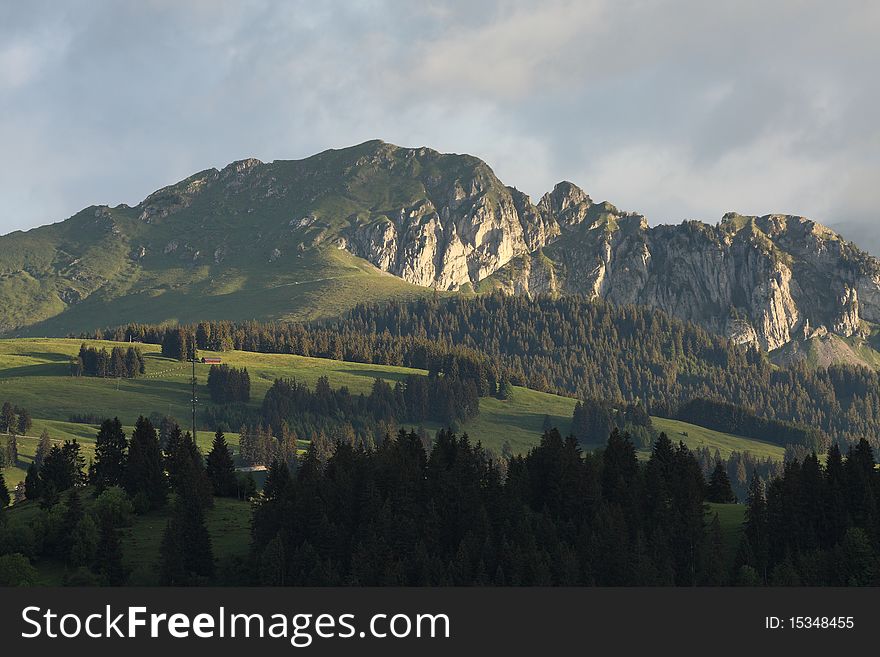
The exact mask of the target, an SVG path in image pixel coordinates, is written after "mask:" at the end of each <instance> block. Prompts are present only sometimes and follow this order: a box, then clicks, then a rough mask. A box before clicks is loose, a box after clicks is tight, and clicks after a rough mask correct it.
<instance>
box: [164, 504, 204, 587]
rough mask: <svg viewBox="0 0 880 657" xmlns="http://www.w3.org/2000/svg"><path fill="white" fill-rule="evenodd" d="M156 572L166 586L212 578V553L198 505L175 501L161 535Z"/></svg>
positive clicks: (202, 514) (190, 583)
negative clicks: (158, 572)
mask: <svg viewBox="0 0 880 657" xmlns="http://www.w3.org/2000/svg"><path fill="white" fill-rule="evenodd" d="M159 570H160V577H161V580H162V583H163V584H165V585H168V586H187V585H193V584H200V583H204V582H205V581H207V580H210V578H211V577H213V575H214V551H213V548H212V545H211V536H210V535H209V534H208V529H207V527H205V517H204V513H203V511H202V507H201V505H199V504H187V503H186V501H184V500H182V499H180V498H178V500H177V502H176V503H175V505H174V515H173V516H172V517H171V519H170V520H169V521H168V524H167V525H166V527H165V532H164V534H163V535H162V544H161V546H160V550H159Z"/></svg>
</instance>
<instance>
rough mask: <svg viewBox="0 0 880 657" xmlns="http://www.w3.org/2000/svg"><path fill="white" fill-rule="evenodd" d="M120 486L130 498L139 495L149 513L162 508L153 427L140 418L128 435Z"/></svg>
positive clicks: (164, 489) (163, 491)
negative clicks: (143, 498)
mask: <svg viewBox="0 0 880 657" xmlns="http://www.w3.org/2000/svg"><path fill="white" fill-rule="evenodd" d="M123 486H124V488H125V491H126V492H127V493H128V494H129V496H131V497H132V498H134V497H136V496H137V495H139V494H140V495H143V496H144V497H145V498H146V499H147V500H148V501H149V506H150V508H152V509H158V508H161V507H163V506H164V505H165V503H166V501H167V498H168V484H167V482H166V479H165V472H164V470H163V468H162V453H161V451H160V450H159V439H158V438H157V436H156V430H155V429H154V428H153V425H152V424H151V423H150V421H149V420H148V419H146V418H145V417H143V416H141V417H139V418H138V420H137V422H136V423H135V427H134V431H133V432H132V434H131V445H130V446H129V450H128V462H127V464H126V468H125V476H124V478H123Z"/></svg>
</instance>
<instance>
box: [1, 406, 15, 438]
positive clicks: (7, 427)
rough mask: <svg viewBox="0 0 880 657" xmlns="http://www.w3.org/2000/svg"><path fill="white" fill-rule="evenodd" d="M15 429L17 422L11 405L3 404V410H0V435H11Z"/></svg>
mask: <svg viewBox="0 0 880 657" xmlns="http://www.w3.org/2000/svg"><path fill="white" fill-rule="evenodd" d="M17 428H18V420H17V418H16V417H15V410H14V409H13V407H12V404H10V403H9V402H8V401H7V402H3V408H2V409H0V433H13V432H14V431H15V430H16V429H17Z"/></svg>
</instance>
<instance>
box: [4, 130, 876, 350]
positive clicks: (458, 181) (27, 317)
mask: <svg viewBox="0 0 880 657" xmlns="http://www.w3.org/2000/svg"><path fill="white" fill-rule="evenodd" d="M368 263H369V264H368ZM388 274H390V275H391V276H388ZM474 289H478V290H486V289H502V290H504V291H506V292H509V293H513V294H525V295H535V294H583V295H586V296H588V297H602V298H605V299H608V300H609V301H611V302H613V303H617V304H622V305H625V304H639V305H646V306H649V307H655V308H659V309H662V310H665V311H667V312H670V313H671V314H674V315H676V316H679V317H682V318H684V319H688V320H691V321H694V322H696V323H698V324H701V325H703V326H705V327H706V328H708V329H710V330H712V331H714V332H716V333H720V334H722V335H726V336H727V337H730V338H732V339H734V340H735V341H737V342H741V343H748V344H754V345H756V346H760V347H762V348H764V349H767V350H771V351H772V350H777V349H780V348H781V347H783V346H785V345H788V344H790V343H792V342H793V341H803V340H811V339H816V338H820V337H822V336H824V335H827V334H833V335H837V336H840V337H842V338H854V339H861V340H865V339H868V338H869V337H870V336H871V334H872V332H873V324H875V323H880V261H878V260H876V259H875V258H873V257H871V256H869V255H867V254H866V253H864V252H862V251H860V250H859V249H858V248H857V247H855V246H854V245H852V244H851V243H848V242H846V241H845V240H843V238H841V237H840V236H839V235H838V234H837V233H835V232H834V231H832V230H831V229H829V228H826V227H824V226H822V225H821V224H818V223H816V222H814V221H812V220H809V219H806V218H804V217H798V216H793V215H780V214H769V215H763V216H744V215H739V214H736V213H727V214H725V215H724V217H723V218H722V219H721V221H720V222H719V223H718V224H716V225H714V226H713V225H711V224H707V223H703V222H694V221H685V222H682V223H681V224H676V225H658V226H653V227H652V226H649V225H648V222H647V220H646V219H645V217H644V216H643V215H641V214H639V213H635V212H623V211H620V210H618V209H617V208H616V207H615V206H614V205H613V204H611V203H610V202H608V201H603V202H594V201H593V200H592V198H591V197H590V196H589V195H588V194H587V193H586V192H585V191H584V190H582V189H581V188H580V187H578V186H577V185H575V184H574V183H571V182H568V181H562V182H560V183H558V184H557V185H555V186H554V189H553V190H552V191H550V192H547V193H546V194H544V195H543V196H542V197H541V198H540V199H539V200H538V201H537V203H535V202H533V201H532V200H531V198H530V197H529V196H528V195H526V194H524V193H523V192H521V191H519V190H518V189H516V188H515V187H511V186H507V185H505V184H504V183H503V182H502V181H501V180H500V179H499V178H498V177H497V176H496V175H495V173H494V171H493V170H492V168H491V167H490V166H489V165H488V164H486V163H485V162H483V161H482V160H480V159H479V158H476V157H474V156H471V155H466V154H443V153H440V152H438V151H436V150H433V149H430V148H426V147H421V148H401V147H398V146H394V145H392V144H388V143H386V142H383V141H381V140H371V141H367V142H364V143H362V144H359V145H356V146H352V147H348V148H342V149H330V150H326V151H323V152H321V153H318V154H316V155H313V156H311V157H308V158H304V159H301V160H275V161H273V162H270V163H263V162H261V161H260V160H257V159H256V158H246V159H242V160H237V161H235V162H232V163H230V164H228V165H227V166H225V167H223V168H222V169H216V168H210V169H205V170H203V171H200V172H198V173H196V174H193V175H192V176H189V177H187V178H185V179H183V180H181V181H179V182H177V183H174V184H172V185H168V186H166V187H163V188H161V189H159V190H157V191H155V192H153V193H152V194H149V195H148V196H147V197H146V198H144V199H143V200H142V201H141V202H140V203H138V204H137V205H135V206H127V205H124V204H122V205H118V206H115V207H113V208H110V207H109V206H102V205H98V206H90V207H89V208H86V209H84V210H82V211H80V212H79V213H77V214H75V215H73V216H72V217H71V218H69V219H67V220H65V221H62V222H58V223H55V224H50V225H48V226H43V227H40V228H36V229H33V230H31V231H26V232H22V231H16V232H14V233H10V234H8V235H5V236H0V334H6V335H24V334H30V335H36V334H52V333H54V334H63V333H68V332H73V331H83V330H91V329H93V328H97V327H98V326H105V325H107V324H108V323H113V322H114V321H116V320H117V318H118V319H119V320H121V321H119V323H123V322H128V321H145V322H156V321H193V320H198V319H251V318H253V319H314V318H320V317H323V316H333V315H334V314H336V313H338V312H342V311H344V310H345V308H346V307H350V306H351V305H352V304H353V303H354V302H355V301H364V300H370V299H372V300H376V301H381V300H382V299H385V298H396V297H400V296H412V297H416V296H419V295H424V294H429V293H433V291H439V292H441V293H455V292H466V293H469V292H470V291H471V290H474Z"/></svg>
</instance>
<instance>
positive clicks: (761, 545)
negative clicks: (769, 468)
mask: <svg viewBox="0 0 880 657" xmlns="http://www.w3.org/2000/svg"><path fill="white" fill-rule="evenodd" d="M741 542H742V544H743V545H741V546H740V553H739V555H738V557H737V561H738V563H740V565H746V566H751V567H753V568H754V569H755V571H756V572H757V573H758V574H759V575H760V577H761V579H762V580H763V581H764V582H765V583H766V582H767V576H768V573H767V571H768V568H769V563H768V561H769V550H770V545H769V538H768V528H767V498H766V496H765V494H764V484H763V483H762V482H761V480H760V479H759V478H758V477H757V476H753V477H752V482H751V484H750V485H749V497H748V504H747V507H746V519H745V526H744V529H743V537H742V541H741Z"/></svg>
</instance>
